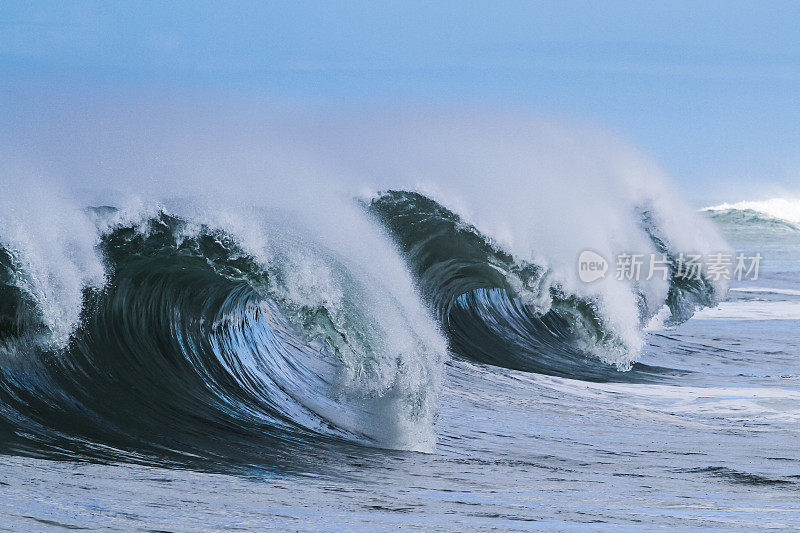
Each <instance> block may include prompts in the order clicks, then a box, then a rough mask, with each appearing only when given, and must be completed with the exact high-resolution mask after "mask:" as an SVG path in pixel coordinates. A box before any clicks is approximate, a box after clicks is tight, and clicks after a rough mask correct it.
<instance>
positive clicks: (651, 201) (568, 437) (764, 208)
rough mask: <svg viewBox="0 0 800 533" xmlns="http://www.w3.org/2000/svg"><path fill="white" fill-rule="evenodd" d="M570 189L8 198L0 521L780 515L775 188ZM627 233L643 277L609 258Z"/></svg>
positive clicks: (628, 526) (86, 525)
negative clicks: (688, 264)
mask: <svg viewBox="0 0 800 533" xmlns="http://www.w3.org/2000/svg"><path fill="white" fill-rule="evenodd" d="M414 149H417V148H414ZM366 166H368V165H366ZM637 172H638V170H637ZM575 179H577V178H575ZM456 183H459V182H456ZM576 183H577V182H576ZM597 183H599V185H598V186H596V187H595V188H594V189H591V187H590V185H589V182H587V184H586V185H585V186H584V187H576V188H575V191H576V192H575V194H574V195H573V196H571V197H569V198H566V199H564V200H562V205H561V206H559V205H555V203H556V200H555V198H556V197H561V196H563V195H562V193H561V189H560V188H559V187H552V188H550V189H548V186H546V185H542V186H541V187H539V188H538V189H537V190H534V191H532V192H529V193H528V192H525V191H526V189H523V188H518V189H516V191H517V192H516V194H514V195H509V194H508V193H507V191H508V190H509V188H506V189H505V191H504V192H502V193H501V192H497V191H487V190H486V189H485V188H481V187H477V188H475V189H474V191H473V193H470V192H469V186H468V185H464V186H463V187H462V191H461V192H462V193H463V194H462V195H460V196H458V198H456V197H455V196H453V195H452V194H451V190H450V191H448V189H447V186H446V185H443V186H442V187H439V188H433V189H426V188H425V187H419V188H382V189H379V190H377V191H368V192H364V193H362V194H358V195H352V196H349V197H342V196H341V195H338V196H335V197H334V196H326V195H321V196H322V198H321V199H320V200H319V203H314V202H313V201H312V200H311V199H309V200H308V202H309V203H310V205H308V206H299V205H300V204H298V205H292V203H291V201H290V200H287V199H286V198H282V199H281V208H280V209H275V208H272V207H270V208H265V207H252V206H258V203H257V202H258V200H257V199H255V198H253V199H252V201H253V204H252V206H251V207H249V208H247V209H243V208H241V206H240V207H239V208H237V209H235V210H226V209H223V208H221V207H219V206H215V207H214V209H210V208H209V207H208V205H207V204H203V203H202V202H199V201H191V202H187V201H186V199H185V198H183V199H180V198H179V199H175V198H172V199H166V200H163V201H158V202H146V201H136V202H132V203H130V202H129V203H125V202H119V203H114V204H111V203H109V204H100V203H74V202H72V201H71V200H70V201H67V200H65V199H64V198H63V197H60V196H53V197H51V196H48V194H49V193H48V192H47V191H46V190H42V189H37V188H30V189H25V188H24V187H20V188H18V189H16V191H17V195H16V196H15V198H14V199H13V201H11V200H7V199H6V200H2V201H0V244H1V245H2V247H0V357H2V363H1V364H0V528H2V529H9V530H59V529H103V530H108V529H111V530H114V529H116V530H124V531H129V530H138V531H197V530H225V529H231V530H247V531H250V530H252V531H262V530H269V529H274V530H290V531H383V530H403V531H413V530H421V531H430V530H443V531H489V530H541V529H556V530H573V529H592V530H593V529H597V530H607V529H611V528H614V529H617V530H639V529H654V528H660V529H665V530H670V531H674V530H694V529H724V530H747V531H751V530H766V529H777V530H792V529H797V528H800V451H798V450H799V448H798V439H799V438H800V358H798V351H797V350H798V346H800V328H798V325H799V324H800V216H798V214H799V213H800V204H798V203H797V201H793V200H788V199H787V200H783V199H776V200H772V201H768V202H746V203H741V204H725V205H721V206H714V207H710V208H707V209H704V210H701V211H696V210H695V209H694V208H691V207H689V206H688V205H687V204H686V203H685V202H683V201H682V200H680V199H679V198H678V197H676V196H674V195H673V194H672V193H670V192H668V191H669V189H666V188H663V189H662V188H661V187H660V185H658V183H659V181H658V180H656V179H652V180H648V181H647V184H648V186H647V187H644V188H643V187H632V186H631V185H630V183H629V181H627V180H626V179H621V180H619V182H614V183H611V182H609V181H608V180H606V181H597ZM590 189H591V190H590ZM548 190H549V191H550V192H549V193H548ZM471 194H472V195H471ZM548 194H550V196H551V197H550V200H552V201H550V200H548V199H547V195H548ZM542 195H545V198H544V199H542V198H541V196H542ZM301 196H302V195H301ZM334 198H335V199H334ZM537 198H538V202H539V203H538V204H536V205H538V206H539V209H536V210H534V209H531V210H526V209H522V208H520V206H523V207H524V206H526V205H533V203H535V202H536V201H537V200H536V199H537ZM337 202H339V203H337ZM515 202H516V203H515ZM301 204H302V202H301ZM323 204H324V205H323ZM503 205H507V206H508V209H505V208H503V207H502V206H503ZM565 205H567V206H569V208H570V209H572V213H573V214H572V215H570V217H566V216H564V215H563V213H564V211H563V209H562V208H563V207H564V206H565ZM576 206H577V208H576ZM309 213H311V214H313V216H312V215H309ZM583 249H591V250H592V251H593V252H594V253H596V254H597V255H598V256H602V257H604V258H606V259H607V260H608V262H609V265H608V272H607V274H606V275H605V277H604V278H603V279H601V280H596V281H593V282H591V283H588V282H587V283H583V282H581V281H580V280H579V279H578V277H577V274H576V272H577V268H579V265H578V264H577V263H578V261H577V260H578V254H579V252H580V251H581V250H583ZM631 252H641V253H642V254H649V255H652V254H658V255H659V256H661V257H662V258H663V260H664V261H665V263H664V264H665V265H666V266H665V271H664V272H665V278H664V279H658V278H657V277H655V278H652V279H649V278H645V277H641V278H639V277H636V278H630V279H624V277H622V278H620V279H616V277H615V274H616V270H617V266H618V264H617V262H616V261H615V260H614V257H618V256H619V255H620V254H623V253H631ZM690 252H691V253H698V254H702V255H703V256H704V257H709V256H711V255H713V254H719V253H721V254H730V256H731V257H735V256H736V254H739V253H741V254H743V255H745V256H747V257H755V256H756V255H757V254H760V256H761V261H760V263H759V264H758V276H757V279H754V278H756V276H755V273H754V272H751V273H750V275H749V276H746V277H745V279H741V280H739V279H735V276H734V279H731V280H728V279H725V277H722V278H720V277H717V276H715V275H713V273H712V271H711V270H709V269H708V268H707V267H702V268H701V270H700V271H698V272H697V276H696V277H694V278H691V277H687V276H685V275H682V274H681V272H680V267H681V262H680V259H679V258H680V257H682V254H684V253H690Z"/></svg>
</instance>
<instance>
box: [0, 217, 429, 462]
mask: <svg viewBox="0 0 800 533" xmlns="http://www.w3.org/2000/svg"><path fill="white" fill-rule="evenodd" d="M147 211H148V212H147V213H145V214H143V215H141V216H138V217H135V218H134V219H133V220H132V219H131V218H130V216H129V215H127V214H126V213H124V212H121V211H119V210H118V209H116V208H112V207H100V208H91V209H88V210H86V211H85V212H84V213H80V212H78V213H75V215H76V216H77V217H78V218H84V217H86V218H88V219H92V220H93V221H94V223H95V226H96V227H97V230H98V235H99V239H98V241H97V252H98V254H99V256H100V257H101V258H102V261H103V263H104V267H105V269H104V272H105V277H104V279H103V280H102V281H100V282H99V283H97V284H95V285H94V286H92V285H87V286H84V287H82V289H81V293H82V296H81V297H82V303H81V304H80V307H79V316H78V317H77V321H76V322H75V324H74V325H73V330H72V331H71V332H70V333H69V335H68V336H66V337H64V335H63V331H60V330H59V329H58V328H59V326H58V324H56V323H54V321H53V320H52V319H51V318H50V317H48V312H50V310H48V308H47V307H45V306H46V305H47V304H48V302H49V301H50V299H51V298H59V297H62V298H63V297H64V296H65V293H68V292H69V289H70V288H69V287H62V286H60V285H62V283H60V282H59V281H58V280H56V279H52V278H54V277H55V276H54V275H49V274H48V273H44V275H43V276H38V275H37V273H36V272H35V271H31V270H28V269H27V268H29V265H30V264H34V263H36V261H37V259H38V260H40V259H42V258H36V257H31V258H30V259H29V260H28V261H27V262H26V261H25V260H23V258H24V257H25V256H26V254H27V253H30V252H32V251H33V250H30V249H29V250H25V249H24V247H16V248H12V247H11V246H10V245H9V244H5V247H4V248H3V249H0V252H1V253H2V254H3V262H2V266H3V271H2V280H1V281H2V286H1V287H0V288H1V289H2V291H3V294H2V296H3V302H4V306H3V316H2V329H0V343H1V344H0V350H2V357H3V365H2V370H1V372H2V374H0V376H1V379H0V405H2V407H3V408H2V410H1V411H0V415H1V416H0V431H3V430H5V433H7V437H8V438H4V439H3V440H4V443H14V444H13V445H14V446H17V447H20V448H21V449H28V450H30V449H35V450H44V449H47V450H50V451H54V450H55V451H61V452H63V453H68V452H67V450H72V451H75V450H80V452H81V453H95V452H96V451H97V450H92V447H93V445H92V444H89V443H102V445H103V446H102V447H103V448H105V447H109V448H110V449H122V450H130V449H134V450H137V453H142V454H157V455H158V454H165V453H168V454H171V455H175V456H179V457H183V458H184V459H185V456H186V454H188V455H189V456H192V457H197V456H202V457H207V456H208V455H212V456H213V455H215V454H216V455H223V456H226V457H227V456H228V455H233V456H239V457H241V456H242V454H243V452H242V450H243V449H244V450H247V449H249V448H257V449H263V448H264V447H266V449H269V448H270V446H274V447H278V448H292V447H293V445H302V444H304V443H305V444H310V443H314V444H320V443H324V442H336V441H346V442H356V443H362V444H368V445H377V446H384V447H392V448H403V449H416V450H427V449H430V447H431V446H432V443H433V438H434V437H433V434H432V420H433V417H434V416H435V408H436V395H437V391H438V386H439V377H438V374H439V372H440V366H441V360H442V358H443V356H444V344H443V343H442V342H441V341H440V339H439V336H438V335H437V334H436V330H435V328H433V327H430V326H429V324H428V322H429V321H428V320H427V318H425V320H424V321H423V322H422V323H420V324H418V325H412V322H413V321H414V320H420V318H421V317H423V316H424V317H427V315H426V314H425V312H424V310H422V308H415V307H414V306H413V305H411V306H410V309H409V308H404V307H403V302H402V301H399V300H397V299H394V298H393V297H392V290H391V288H387V287H382V286H380V284H378V283H376V282H375V280H374V279H372V280H370V279H369V278H367V277H365V276H364V275H363V274H362V273H361V272H359V269H358V268H355V267H353V266H352V265H348V260H347V259H346V258H344V257H341V256H338V255H337V253H336V252H335V251H333V250H329V249H325V248H324V247H323V246H321V245H320V244H319V243H315V242H311V241H308V240H305V239H304V238H300V237H298V236H297V235H287V234H286V233H285V232H284V231H273V230H275V229H276V227H275V224H278V222H277V221H274V220H273V221H270V220H264V224H265V229H264V231H265V234H264V235H263V236H262V237H263V238H265V239H269V242H270V244H269V245H268V251H267V250H264V251H262V252H261V253H257V252H255V251H253V250H250V251H247V250H245V248H244V247H243V246H244V244H243V241H242V240H239V239H237V237H234V235H233V234H232V233H230V232H229V231H227V230H225V229H222V228H218V227H214V226H209V225H206V224H203V223H195V222H191V221H190V220H189V219H187V218H183V217H178V216H175V215H171V214H168V213H167V212H166V211H164V210H163V209H161V208H158V207H156V208H153V209H148V210H147ZM284 222H285V221H284ZM82 229H87V228H85V227H82ZM306 238H307V236H306ZM56 240H58V239H56ZM69 247H70V245H69V243H68V244H67V248H69ZM73 251H75V250H73ZM265 254H268V256H269V260H268V261H260V258H261V257H262V256H263V255H265ZM66 255H67V256H69V252H67V254H66ZM51 266H55V265H51ZM64 266H65V267H68V265H64ZM40 270H42V269H40ZM39 274H41V272H40V273H39ZM51 274H52V273H51ZM62 274H63V273H62ZM56 275H57V274H56ZM48 278H51V279H48ZM395 281H396V280H395ZM370 282H371V283H372V284H373V286H369V283H370ZM48 284H49V285H48ZM53 286H58V290H54V288H53ZM59 290H60V291H61V293H59ZM409 290H410V287H409ZM70 303H71V302H69V301H61V302H56V304H57V305H56V307H58V304H60V305H62V306H64V305H69V304H70ZM61 314H63V315H68V314H69V310H67V309H63V310H62V311H61ZM12 436H13V437H14V438H11V437H12ZM270 443H272V444H270ZM236 450H238V451H236ZM103 451H104V453H108V454H109V455H111V456H114V454H113V453H110V452H109V451H108V450H103ZM253 453H254V454H255V455H256V456H257V455H258V453H256V452H253ZM245 455H246V454H245ZM242 460H245V459H242ZM251 460H252V459H251Z"/></svg>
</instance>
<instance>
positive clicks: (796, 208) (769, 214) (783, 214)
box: [702, 198, 800, 232]
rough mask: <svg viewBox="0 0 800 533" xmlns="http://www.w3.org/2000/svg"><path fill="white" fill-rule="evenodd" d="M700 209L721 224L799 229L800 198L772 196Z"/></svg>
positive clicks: (788, 229)
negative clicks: (769, 198)
mask: <svg viewBox="0 0 800 533" xmlns="http://www.w3.org/2000/svg"><path fill="white" fill-rule="evenodd" d="M702 211H704V212H707V213H708V214H709V215H710V216H711V217H712V218H713V219H714V220H715V221H717V222H718V223H721V224H727V225H731V226H736V225H738V226H750V227H760V228H762V229H765V230H771V231H790V232H794V231H800V200H790V199H785V198H773V199H771V200H764V201H757V202H756V201H744V202H737V203H723V204H719V205H714V206H709V207H704V208H703V209H702Z"/></svg>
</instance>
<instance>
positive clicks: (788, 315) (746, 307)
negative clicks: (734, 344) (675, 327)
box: [694, 301, 800, 320]
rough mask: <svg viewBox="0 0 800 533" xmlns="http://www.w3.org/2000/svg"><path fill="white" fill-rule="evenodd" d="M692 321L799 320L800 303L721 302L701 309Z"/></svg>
mask: <svg viewBox="0 0 800 533" xmlns="http://www.w3.org/2000/svg"><path fill="white" fill-rule="evenodd" d="M694 320H800V302H752V301H730V302H722V303H720V304H719V305H718V306H717V307H713V308H706V309H701V310H700V311H698V312H697V313H695V316H694Z"/></svg>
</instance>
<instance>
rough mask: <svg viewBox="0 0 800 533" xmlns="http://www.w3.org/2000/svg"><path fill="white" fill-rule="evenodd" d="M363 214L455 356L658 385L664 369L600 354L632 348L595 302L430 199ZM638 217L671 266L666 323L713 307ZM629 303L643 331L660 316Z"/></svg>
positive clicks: (706, 285) (414, 198) (645, 216)
mask: <svg viewBox="0 0 800 533" xmlns="http://www.w3.org/2000/svg"><path fill="white" fill-rule="evenodd" d="M368 207H369V209H370V210H371V212H373V213H374V214H375V215H376V216H377V217H378V218H379V220H380V221H381V222H382V223H383V224H384V225H385V226H386V227H387V228H388V229H389V231H390V233H391V234H392V235H393V236H394V238H395V240H396V241H397V243H398V245H399V246H400V249H401V251H402V252H403V254H404V255H405V256H406V258H407V260H408V261H409V263H410V267H411V269H412V271H413V272H414V275H415V278H416V279H417V280H418V283H419V284H420V288H421V292H422V294H423V297H425V298H426V300H428V302H429V304H430V306H431V307H432V308H433V309H434V310H435V313H436V315H437V317H438V319H439V321H440V322H441V323H442V325H443V328H444V330H445V331H446V332H447V334H448V336H449V338H450V343H451V349H452V350H453V351H454V352H455V353H457V354H459V355H461V356H463V357H466V358H468V359H471V360H474V361H478V362H482V363H489V364H493V365H498V366H503V367H508V368H514V369H519V370H526V371H532V372H539V373H545V374H552V375H558V376H564V377H570V378H575V379H585V380H599V381H613V380H624V381H628V380H647V379H654V378H656V379H657V376H658V374H659V373H663V372H664V371H666V370H667V369H658V368H653V367H648V366H645V365H635V366H634V367H633V368H634V369H635V371H633V372H627V373H620V372H618V370H619V368H618V367H617V368H615V367H614V366H613V364H611V363H610V362H608V360H609V358H608V354H622V357H625V356H626V355H627V353H628V350H630V349H631V347H629V346H626V344H625V340H624V339H623V338H621V337H620V336H619V335H617V334H616V332H615V331H614V329H613V326H611V325H609V324H608V322H607V321H606V317H605V316H604V315H603V314H602V310H601V302H600V301H599V299H598V297H597V296H590V295H580V294H576V293H571V292H567V291H566V290H565V287H564V284H562V282H560V281H559V279H563V278H559V275H558V273H555V272H548V271H547V268H546V267H545V266H542V265H537V264H535V263H532V262H529V261H525V260H521V261H519V260H517V259H515V258H514V257H513V256H512V255H510V254H509V253H508V252H505V251H504V250H502V249H501V248H500V247H498V246H497V245H496V244H494V243H492V242H491V241H490V240H488V239H487V238H486V237H485V236H484V235H482V234H481V233H480V231H479V230H478V229H477V228H475V227H474V226H472V225H471V224H469V223H467V222H465V221H463V220H462V219H461V218H460V217H459V216H458V215H457V214H455V213H453V212H452V211H450V210H448V209H447V208H445V207H443V206H442V205H440V204H438V203H436V202H435V201H434V200H432V199H430V198H427V197H426V196H424V195H422V194H419V193H415V192H405V191H389V192H386V193H382V194H379V195H378V196H376V197H375V198H373V199H372V200H371V201H370V202H369V206H368ZM639 216H640V217H641V220H640V223H641V227H642V230H643V231H644V232H646V233H647V235H648V236H649V237H650V240H651V242H652V245H653V251H657V252H658V253H663V254H665V255H666V256H667V257H668V258H669V260H670V265H671V266H670V270H671V277H670V282H669V291H668V293H667V296H666V299H665V300H664V302H662V303H663V304H665V306H666V308H667V309H668V310H669V318H668V319H667V322H668V323H672V324H676V323H680V322H683V321H685V320H687V319H688V318H690V317H691V315H692V314H693V312H694V311H695V310H696V309H698V308H702V307H707V306H711V305H713V304H714V303H715V302H716V301H717V298H718V297H719V294H718V293H717V290H718V288H717V287H715V286H714V285H713V284H712V283H711V281H710V280H708V279H707V278H706V277H701V278H700V279H698V280H693V279H686V278H684V277H681V276H678V275H677V268H676V267H677V264H676V261H677V252H676V251H675V250H671V249H669V247H668V245H667V244H666V243H665V241H664V240H663V239H662V238H661V237H659V234H660V232H661V230H660V228H658V227H657V226H655V225H654V222H653V219H652V217H651V214H650V213H649V212H648V211H642V212H640V214H639ZM634 289H635V290H637V291H638V287H635V288H634ZM637 298H638V307H639V320H640V323H641V325H642V327H643V326H644V325H645V324H646V323H647V322H649V321H650V320H652V319H653V316H654V314H653V313H652V309H657V308H658V307H657V306H654V305H653V304H652V302H647V300H646V298H647V294H646V293H645V292H644V291H641V292H637ZM604 355H605V359H606V362H604V361H603V359H604ZM623 361H624V360H623ZM623 364H624V363H623Z"/></svg>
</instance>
